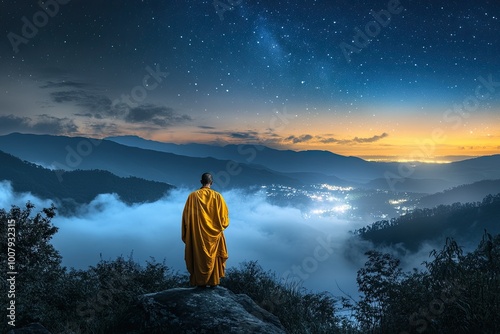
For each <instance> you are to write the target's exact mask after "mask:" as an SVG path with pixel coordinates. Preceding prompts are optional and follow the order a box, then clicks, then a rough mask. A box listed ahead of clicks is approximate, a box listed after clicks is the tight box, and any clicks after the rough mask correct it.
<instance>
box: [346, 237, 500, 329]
mask: <svg viewBox="0 0 500 334" xmlns="http://www.w3.org/2000/svg"><path fill="white" fill-rule="evenodd" d="M367 255H368V256H369V261H368V262H367V263H366V265H365V267H364V268H362V269H360V270H359V271H358V283H359V287H360V291H361V292H363V293H364V295H363V296H362V297H361V299H360V301H359V302H358V303H357V304H356V305H354V308H355V309H356V311H357V319H358V321H359V324H360V326H361V329H362V331H363V332H364V333H423V332H425V333H498V332H499V331H500V314H499V313H498V310H499V309H500V235H497V236H495V237H493V236H492V235H491V234H489V233H486V232H485V233H484V235H483V239H482V241H481V242H480V244H479V245H478V247H477V249H476V250H474V251H473V252H470V253H468V254H466V255H464V254H463V252H462V249H461V247H460V246H459V245H458V243H457V242H456V241H454V240H453V239H451V238H448V239H447V241H446V244H445V245H444V247H443V248H442V249H441V250H439V251H437V250H434V251H432V252H431V254H430V256H431V257H432V258H433V260H432V261H429V262H425V263H424V264H425V270H422V271H417V270H414V271H413V272H411V273H405V274H401V273H400V269H399V268H398V262H397V261H396V260H395V259H393V258H392V256H390V255H389V254H381V253H379V252H375V251H371V252H368V253H367Z"/></svg>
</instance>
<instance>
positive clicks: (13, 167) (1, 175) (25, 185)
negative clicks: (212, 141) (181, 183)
mask: <svg viewBox="0 0 500 334" xmlns="http://www.w3.org/2000/svg"><path fill="white" fill-rule="evenodd" d="M0 161H1V163H0V181H2V180H6V181H9V182H10V184H11V186H12V189H13V191H15V192H16V193H31V194H33V195H35V196H37V197H39V198H41V199H47V200H52V201H53V202H54V204H55V205H56V207H57V208H58V209H59V212H61V213H63V214H64V213H72V212H73V211H74V210H75V209H76V208H77V206H78V205H80V204H85V203H89V202H91V201H92V200H93V199H95V197H96V196H97V195H99V194H109V193H114V194H116V195H118V196H119V198H120V199H121V200H122V201H123V202H125V203H126V204H132V203H143V202H154V201H157V200H159V199H160V198H162V197H163V196H165V195H166V194H167V193H168V192H169V191H170V190H171V189H173V188H174V187H173V186H171V185H169V184H166V183H161V182H156V181H149V180H144V179H140V178H137V177H127V178H121V177H118V176H116V175H114V174H112V173H110V172H108V171H103V170H75V171H67V172H64V178H63V179H58V174H57V172H58V171H54V170H50V169H47V168H43V167H41V166H39V165H36V164H34V163H31V162H28V161H22V160H21V159H19V158H17V157H14V156H13V155H11V154H8V153H5V152H2V151H0Z"/></svg>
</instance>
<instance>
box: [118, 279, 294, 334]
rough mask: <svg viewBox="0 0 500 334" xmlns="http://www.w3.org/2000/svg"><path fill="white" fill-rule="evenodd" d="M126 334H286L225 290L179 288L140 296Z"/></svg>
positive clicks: (240, 297) (265, 314)
mask: <svg viewBox="0 0 500 334" xmlns="http://www.w3.org/2000/svg"><path fill="white" fill-rule="evenodd" d="M129 315H130V316H129V317H128V319H126V320H125V321H124V323H123V328H121V329H120V331H121V332H123V333H152V334H153V333H196V334H203V333H206V334H208V333H242V334H243V333H245V334H247V333H266V334H284V333H286V331H285V329H284V328H283V326H282V325H281V323H280V322H279V320H278V318H277V317H276V316H274V315H273V314H271V313H269V312H267V311H266V310H264V309H262V308H261V307H259V306H258V305H257V304H256V303H255V302H254V301H253V300H252V299H251V298H250V297H248V296H247V295H243V294H238V295H236V294H234V293H233V292H231V291H229V290H227V289H226V288H223V287H220V286H218V287H215V288H176V289H170V290H165V291H162V292H157V293H151V294H146V295H142V296H139V298H138V302H137V304H136V305H134V306H133V307H131V309H130V311H129Z"/></svg>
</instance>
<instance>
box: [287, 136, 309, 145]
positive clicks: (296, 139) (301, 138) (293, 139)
mask: <svg viewBox="0 0 500 334" xmlns="http://www.w3.org/2000/svg"><path fill="white" fill-rule="evenodd" d="M311 139H313V136H311V135H302V136H298V137H297V136H294V135H292V136H289V137H287V138H285V141H291V142H293V143H294V144H297V143H305V142H308V141H310V140H311Z"/></svg>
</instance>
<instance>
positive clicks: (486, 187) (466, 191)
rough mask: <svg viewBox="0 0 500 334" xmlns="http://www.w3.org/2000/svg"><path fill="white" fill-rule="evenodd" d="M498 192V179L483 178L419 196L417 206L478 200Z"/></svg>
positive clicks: (424, 206) (426, 206) (499, 182)
mask: <svg viewBox="0 0 500 334" xmlns="http://www.w3.org/2000/svg"><path fill="white" fill-rule="evenodd" d="M498 192H500V180H483V181H478V182H474V183H472V184H464V185H461V186H458V187H454V188H451V189H448V190H445V191H443V192H438V193H435V194H432V195H427V196H424V197H422V198H420V200H419V205H418V206H419V207H420V208H432V207H435V206H438V205H449V204H453V203H457V202H460V203H470V202H478V201H481V200H482V199H483V198H484V197H486V196H487V195H492V194H496V193H498Z"/></svg>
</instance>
